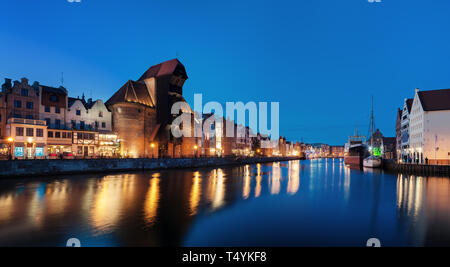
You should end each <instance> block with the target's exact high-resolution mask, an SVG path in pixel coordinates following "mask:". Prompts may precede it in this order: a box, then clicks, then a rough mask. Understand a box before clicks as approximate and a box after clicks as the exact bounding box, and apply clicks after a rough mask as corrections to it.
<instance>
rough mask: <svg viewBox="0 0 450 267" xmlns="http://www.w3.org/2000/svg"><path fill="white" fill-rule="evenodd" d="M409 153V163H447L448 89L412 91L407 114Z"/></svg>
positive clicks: (449, 145)
mask: <svg viewBox="0 0 450 267" xmlns="http://www.w3.org/2000/svg"><path fill="white" fill-rule="evenodd" d="M409 128H410V130H409V132H410V140H409V144H410V151H411V153H412V158H413V162H418V163H424V162H425V161H426V159H428V162H429V163H430V164H433V163H435V162H436V161H437V163H438V164H442V163H446V164H447V163H448V162H449V160H450V89H443V90H431V91H419V90H418V89H416V94H415V96H414V101H413V104H412V108H411V113H410V125H409Z"/></svg>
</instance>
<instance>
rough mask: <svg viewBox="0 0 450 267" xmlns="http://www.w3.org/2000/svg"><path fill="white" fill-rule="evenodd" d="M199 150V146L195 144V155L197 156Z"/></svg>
mask: <svg viewBox="0 0 450 267" xmlns="http://www.w3.org/2000/svg"><path fill="white" fill-rule="evenodd" d="M197 151H198V146H197V145H195V146H194V157H195V158H196V157H197Z"/></svg>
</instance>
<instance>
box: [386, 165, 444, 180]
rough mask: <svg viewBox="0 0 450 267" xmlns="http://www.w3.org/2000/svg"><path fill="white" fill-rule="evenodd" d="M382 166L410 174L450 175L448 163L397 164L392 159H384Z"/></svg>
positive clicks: (391, 170)
mask: <svg viewBox="0 0 450 267" xmlns="http://www.w3.org/2000/svg"><path fill="white" fill-rule="evenodd" d="M383 168H384V169H385V170H387V171H390V172H398V173H405V174H412V175H421V176H447V177H450V165H424V164H398V163H395V162H393V161H384V162H383Z"/></svg>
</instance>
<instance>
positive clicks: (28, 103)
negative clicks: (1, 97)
mask: <svg viewBox="0 0 450 267" xmlns="http://www.w3.org/2000/svg"><path fill="white" fill-rule="evenodd" d="M2 92H3V93H4V94H5V95H6V103H7V104H6V106H7V114H6V116H7V119H9V118H23V119H30V120H38V119H39V84H38V83H34V84H33V86H30V85H29V84H28V79H27V78H22V79H21V81H20V82H19V81H14V84H13V85H12V84H11V79H5V83H4V84H3V85H2Z"/></svg>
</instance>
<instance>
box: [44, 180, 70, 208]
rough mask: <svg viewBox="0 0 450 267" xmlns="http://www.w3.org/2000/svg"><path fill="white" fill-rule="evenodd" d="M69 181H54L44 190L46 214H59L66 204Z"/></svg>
mask: <svg viewBox="0 0 450 267" xmlns="http://www.w3.org/2000/svg"><path fill="white" fill-rule="evenodd" d="M68 188H69V182H68V181H67V180H65V181H63V182H54V183H51V184H49V185H47V187H46V190H45V207H46V208H47V212H46V213H47V214H50V215H51V214H61V213H64V210H65V209H66V206H67V200H68V192H67V191H68Z"/></svg>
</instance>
